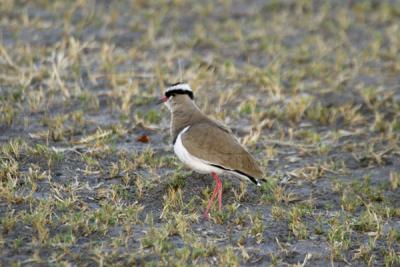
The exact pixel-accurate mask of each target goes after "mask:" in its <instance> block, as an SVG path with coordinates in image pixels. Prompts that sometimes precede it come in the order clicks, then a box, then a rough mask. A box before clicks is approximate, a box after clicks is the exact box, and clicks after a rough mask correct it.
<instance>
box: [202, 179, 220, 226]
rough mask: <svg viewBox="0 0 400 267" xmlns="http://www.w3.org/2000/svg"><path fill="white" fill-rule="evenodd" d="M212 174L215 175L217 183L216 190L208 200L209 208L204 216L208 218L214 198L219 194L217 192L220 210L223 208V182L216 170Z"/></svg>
mask: <svg viewBox="0 0 400 267" xmlns="http://www.w3.org/2000/svg"><path fill="white" fill-rule="evenodd" d="M211 175H212V176H213V177H214V180H215V183H216V185H215V188H214V191H213V193H212V196H211V198H210V200H209V201H208V204H207V208H206V210H205V212H204V218H206V219H208V213H209V211H210V208H211V206H212V204H213V203H214V199H215V197H216V196H217V194H218V207H219V210H221V209H222V182H221V180H220V179H219V177H218V175H217V174H216V173H215V172H212V173H211Z"/></svg>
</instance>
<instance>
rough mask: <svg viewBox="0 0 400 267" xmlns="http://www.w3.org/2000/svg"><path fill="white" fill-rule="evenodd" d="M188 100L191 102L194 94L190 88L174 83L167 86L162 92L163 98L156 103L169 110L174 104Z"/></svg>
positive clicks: (186, 85) (183, 84)
mask: <svg viewBox="0 0 400 267" xmlns="http://www.w3.org/2000/svg"><path fill="white" fill-rule="evenodd" d="M188 99H190V100H193V99H194V94H193V91H192V88H190V86H189V84H187V83H175V84H171V85H168V87H167V88H166V89H165V91H164V96H163V97H162V98H161V99H160V100H159V101H158V103H160V104H161V103H164V104H165V105H166V106H167V107H168V108H169V109H171V106H172V104H174V102H179V101H181V102H183V101H187V100H188Z"/></svg>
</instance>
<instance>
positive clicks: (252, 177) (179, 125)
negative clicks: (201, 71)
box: [157, 82, 264, 219]
mask: <svg viewBox="0 0 400 267" xmlns="http://www.w3.org/2000/svg"><path fill="white" fill-rule="evenodd" d="M157 102H158V104H161V103H164V104H165V105H166V106H167V108H168V109H169V111H170V112H171V124H170V134H171V137H172V138H171V139H172V145H173V149H174V152H175V154H176V155H177V157H178V158H179V159H180V160H181V161H182V162H183V163H184V164H185V165H187V166H188V167H189V168H191V169H192V170H194V171H195V172H198V173H202V174H211V176H212V177H213V178H214V180H215V184H216V185H215V188H214V190H213V193H212V195H211V197H210V199H209V201H208V204H207V207H206V209H205V211H204V215H203V217H204V218H205V219H208V218H209V211H210V208H211V207H212V205H213V203H214V201H215V198H216V197H217V196H218V208H219V211H221V210H222V181H221V179H220V177H219V176H220V175H222V174H225V173H228V174H233V175H234V176H237V177H239V178H241V179H244V180H246V181H249V182H252V183H254V184H255V185H257V186H260V185H261V184H260V181H263V180H264V178H263V175H264V173H263V170H262V168H261V167H260V164H259V163H258V161H257V160H256V159H255V158H254V157H253V156H252V155H251V154H250V153H249V152H248V151H247V150H246V148H245V147H243V146H242V145H241V144H240V142H239V141H238V139H237V138H236V137H235V136H234V134H233V133H232V131H231V130H230V128H228V127H227V126H225V125H224V124H222V123H220V122H218V121H216V120H213V119H211V118H209V117H207V115H205V114H204V113H203V112H202V111H201V110H200V109H199V107H198V106H197V105H196V104H195V102H194V93H193V90H192V89H191V87H190V86H189V84H188V83H185V82H179V83H175V84H170V85H168V86H167V87H166V89H165V90H164V95H163V97H162V98H161V99H159V100H158V101H157Z"/></svg>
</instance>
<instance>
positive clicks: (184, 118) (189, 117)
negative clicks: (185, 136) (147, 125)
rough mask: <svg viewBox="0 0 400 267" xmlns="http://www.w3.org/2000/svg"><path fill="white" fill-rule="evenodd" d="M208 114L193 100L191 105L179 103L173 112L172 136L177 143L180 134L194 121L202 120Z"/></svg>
mask: <svg viewBox="0 0 400 267" xmlns="http://www.w3.org/2000/svg"><path fill="white" fill-rule="evenodd" d="M205 118H206V116H205V115H204V114H203V113H202V112H201V111H200V109H199V108H198V107H197V106H196V105H195V104H194V102H192V104H191V105H177V106H175V107H174V109H173V110H172V112H171V137H172V140H173V143H175V140H176V138H177V137H178V134H179V133H180V132H181V131H182V130H183V129H185V128H186V127H187V126H190V125H192V124H194V123H197V122H199V121H202V120H204V119H205Z"/></svg>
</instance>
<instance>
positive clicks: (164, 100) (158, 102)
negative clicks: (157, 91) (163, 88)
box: [156, 96, 168, 105]
mask: <svg viewBox="0 0 400 267" xmlns="http://www.w3.org/2000/svg"><path fill="white" fill-rule="evenodd" d="M166 101H168V97H166V96H163V97H162V98H161V99H160V100H157V102H156V104H158V105H159V104H162V103H164V102H166Z"/></svg>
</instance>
